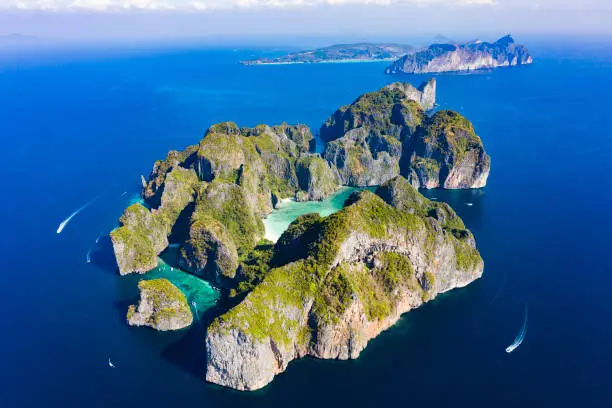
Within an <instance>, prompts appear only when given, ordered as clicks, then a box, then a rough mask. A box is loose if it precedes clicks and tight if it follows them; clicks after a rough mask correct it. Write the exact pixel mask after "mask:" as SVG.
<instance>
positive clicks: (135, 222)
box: [110, 204, 168, 275]
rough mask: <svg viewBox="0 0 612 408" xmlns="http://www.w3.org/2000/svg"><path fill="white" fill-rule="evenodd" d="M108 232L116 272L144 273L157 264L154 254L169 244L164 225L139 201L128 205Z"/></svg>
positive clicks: (124, 273)
mask: <svg viewBox="0 0 612 408" xmlns="http://www.w3.org/2000/svg"><path fill="white" fill-rule="evenodd" d="M119 224H120V225H121V226H120V227H119V228H117V229H116V230H114V231H113V232H111V234H110V236H111V241H112V243H113V248H114V251H115V257H116V259H117V265H118V267H119V273H120V274H121V275H126V274H129V273H134V272H136V273H145V272H147V271H149V270H151V269H153V268H155V267H156V266H157V255H158V254H159V253H160V252H161V251H163V250H164V249H166V247H167V246H168V236H167V230H166V226H165V225H164V224H163V223H162V222H160V220H158V219H157V218H156V217H154V216H153V214H151V212H150V211H149V210H148V209H147V208H145V207H144V206H142V205H141V204H133V205H131V206H130V207H128V208H127V209H126V210H125V211H124V213H123V215H122V216H121V218H120V219H119Z"/></svg>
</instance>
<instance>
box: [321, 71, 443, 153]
mask: <svg viewBox="0 0 612 408" xmlns="http://www.w3.org/2000/svg"><path fill="white" fill-rule="evenodd" d="M420 89H423V92H421V91H419V90H416V89H415V88H414V87H412V85H410V84H400V83H395V84H391V85H389V86H387V87H384V88H382V89H381V90H379V91H376V92H370V93H366V94H363V95H361V96H360V97H359V98H357V99H356V100H355V101H354V102H353V103H352V104H350V105H346V106H343V107H341V108H340V109H338V110H337V111H336V112H334V114H333V115H332V116H331V117H330V118H329V119H327V121H325V123H324V124H323V126H321V130H320V134H321V138H322V139H323V140H324V141H326V142H329V141H333V140H336V139H339V138H341V137H342V136H344V135H345V134H346V133H347V132H349V131H351V130H353V129H357V128H360V127H366V128H368V129H370V130H373V131H376V132H379V133H381V134H384V135H387V136H391V137H394V138H396V139H398V140H401V139H404V138H405V137H408V136H410V134H411V133H413V132H414V131H415V130H416V128H417V126H419V125H420V124H421V122H422V121H423V120H424V118H425V113H424V112H423V107H421V105H420V103H421V102H422V101H425V102H426V104H427V108H429V104H430V99H431V98H432V92H433V98H434V100H435V80H432V81H429V82H427V83H424V84H423V85H421V87H420ZM425 94H427V96H424V95H425Z"/></svg>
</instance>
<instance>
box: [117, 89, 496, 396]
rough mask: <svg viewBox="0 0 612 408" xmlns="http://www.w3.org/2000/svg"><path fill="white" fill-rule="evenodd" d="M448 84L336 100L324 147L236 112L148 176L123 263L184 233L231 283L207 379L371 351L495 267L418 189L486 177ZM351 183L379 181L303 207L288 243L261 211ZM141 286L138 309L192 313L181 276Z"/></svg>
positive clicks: (210, 271) (155, 318)
mask: <svg viewBox="0 0 612 408" xmlns="http://www.w3.org/2000/svg"><path fill="white" fill-rule="evenodd" d="M435 85H436V84H435V80H430V81H427V82H425V83H423V84H422V85H421V86H419V88H415V87H413V86H412V85H410V84H406V83H394V84H390V85H388V86H385V87H384V88H382V89H379V90H377V91H374V92H370V93H366V94H364V95H361V96H360V97H358V98H357V99H356V100H355V101H353V102H352V103H350V104H348V105H345V106H343V107H341V108H339V109H338V110H337V111H336V112H334V113H333V114H332V115H331V116H330V118H329V119H328V120H326V121H325V123H324V124H323V125H322V127H321V130H320V134H321V137H322V138H323V140H324V141H325V150H324V153H323V154H322V155H319V154H317V153H314V152H313V150H314V143H313V140H314V136H313V133H312V131H311V130H310V129H309V128H308V127H307V126H304V125H288V124H285V123H284V124H281V125H277V126H268V125H259V126H256V127H254V128H244V127H243V128H241V127H239V126H238V125H236V124H235V123H233V122H223V123H218V124H215V125H213V126H211V127H210V128H209V129H208V131H207V132H206V134H205V136H204V138H203V139H202V140H201V141H200V142H199V144H197V145H193V146H189V147H187V148H186V149H184V150H182V151H170V152H169V153H168V155H167V157H166V159H165V160H159V161H157V162H156V163H155V164H154V166H153V170H152V171H151V174H150V175H149V177H148V178H144V177H143V191H142V197H143V200H144V202H143V203H136V204H133V205H131V206H130V207H128V208H127V209H126V210H125V211H124V213H123V215H122V216H121V218H120V220H119V223H120V227H119V228H117V229H116V230H114V231H112V232H111V240H112V244H113V248H114V252H115V257H116V259H117V265H118V269H119V272H120V273H121V274H122V275H125V274H131V273H139V274H146V273H147V272H148V271H149V270H151V269H153V268H155V267H156V266H157V265H158V255H159V254H160V253H161V252H163V251H165V250H167V248H168V247H169V246H170V245H171V246H172V247H173V248H178V261H177V266H178V267H180V268H181V269H182V270H184V271H186V272H188V273H191V274H194V275H195V276H198V277H200V278H202V279H205V280H207V281H209V282H210V283H211V284H213V285H214V286H215V287H217V288H218V289H219V290H220V292H221V294H222V298H221V300H220V302H222V305H223V307H221V308H219V310H224V312H222V313H221V314H220V315H219V316H217V317H215V318H214V319H213V320H212V321H211V323H210V325H209V327H208V329H207V334H206V339H205V341H204V342H205V345H206V350H207V361H206V367H205V369H206V380H207V381H209V382H212V383H216V384H219V385H222V386H225V387H229V388H233V389H237V390H256V389H260V388H262V387H264V386H266V385H267V384H269V383H270V382H271V381H272V380H273V379H274V376H275V375H277V374H278V373H281V372H283V371H285V370H286V369H287V367H288V364H289V363H290V362H291V361H292V360H295V359H298V358H301V357H304V356H313V357H316V358H322V359H342V360H345V359H355V358H358V356H359V354H360V353H361V351H362V350H363V349H364V348H365V347H366V346H367V344H368V342H369V341H370V340H371V339H373V338H374V337H376V336H377V335H378V334H379V333H381V332H382V331H384V330H386V329H387V328H389V327H390V326H392V325H393V324H394V323H395V322H397V320H398V319H399V317H400V316H401V315H402V314H403V313H406V312H408V311H410V310H412V309H414V308H417V307H419V306H421V305H423V304H424V303H427V302H429V301H431V300H433V299H435V298H436V297H437V296H438V295H439V294H441V293H445V292H448V291H450V290H452V289H455V288H460V287H464V286H466V285H468V284H470V283H471V282H473V281H474V280H476V279H479V278H480V277H481V276H482V273H483V268H484V262H483V260H482V258H481V256H480V254H479V252H478V250H477V248H476V240H475V238H474V235H473V234H472V233H471V232H470V231H469V230H468V229H467V228H466V226H465V225H464V223H463V221H462V220H461V219H460V217H459V216H458V215H457V214H456V213H455V211H454V210H453V209H452V208H451V207H450V206H449V205H448V204H445V203H441V202H434V201H430V200H428V199H427V198H425V197H424V196H423V195H422V194H421V193H419V191H418V190H417V188H434V187H439V188H448V189H459V188H479V187H482V186H484V185H485V184H486V181H487V177H488V174H489V170H490V158H489V156H488V155H487V154H486V153H485V151H484V147H483V144H482V140H481V139H480V138H479V137H478V136H477V135H476V133H475V131H474V128H473V126H472V124H471V123H470V122H469V121H468V120H467V119H466V118H464V117H463V116H462V115H460V114H459V113H457V112H454V111H446V110H443V111H438V112H435V113H432V112H428V109H430V108H431V107H432V106H433V104H434V101H435ZM342 185H350V186H355V187H366V186H370V188H369V189H362V190H359V191H356V192H354V193H353V194H352V195H350V197H349V198H348V199H347V200H346V202H345V203H344V207H343V208H342V209H341V210H339V211H338V212H336V213H333V214H331V215H329V216H327V217H321V216H320V215H318V214H316V213H313V214H307V215H303V216H300V217H298V218H297V219H296V220H295V221H294V222H293V223H291V224H290V225H289V227H288V228H287V230H286V231H285V232H284V233H283V234H282V235H281V237H280V238H279V239H278V241H277V242H276V243H273V242H270V241H267V240H265V239H264V235H265V228H264V225H263V222H262V219H264V218H265V217H267V216H268V215H269V214H270V213H271V212H272V211H273V209H274V207H275V206H277V205H278V203H279V202H281V201H282V200H284V199H287V198H292V199H295V200H301V201H307V200H322V199H324V198H326V197H329V196H330V195H331V194H333V193H334V192H335V191H337V190H338V189H339V188H340V187H341V186H342ZM374 186H375V187H374ZM139 288H140V292H141V295H140V296H141V299H140V301H139V303H138V306H135V305H133V306H131V307H130V308H129V310H128V311H127V321H128V323H129V324H131V325H145V326H150V327H152V328H154V329H157V330H178V329H181V328H184V327H187V326H188V325H189V324H190V323H191V322H192V315H191V313H189V308H188V305H187V304H186V301H185V298H184V296H181V294H180V289H179V288H177V287H174V286H173V285H172V284H171V283H170V282H168V281H165V280H163V279H162V280H159V279H157V280H147V279H144V280H141V282H140V283H139Z"/></svg>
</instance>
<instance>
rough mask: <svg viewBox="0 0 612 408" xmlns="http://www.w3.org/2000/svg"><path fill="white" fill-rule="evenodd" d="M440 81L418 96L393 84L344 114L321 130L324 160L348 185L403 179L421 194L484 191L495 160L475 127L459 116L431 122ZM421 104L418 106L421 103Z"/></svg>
mask: <svg viewBox="0 0 612 408" xmlns="http://www.w3.org/2000/svg"><path fill="white" fill-rule="evenodd" d="M435 87H436V83H435V80H430V81H428V82H426V83H424V84H423V85H422V86H421V88H420V89H421V90H417V89H415V88H414V87H412V86H411V85H410V84H402V83H393V84H391V85H388V86H387V87H385V88H383V89H381V90H379V91H378V92H373V93H369V94H365V95H363V96H361V97H359V98H358V99H357V100H356V101H355V102H353V104H351V105H348V106H345V107H343V108H340V109H339V110H338V111H336V113H335V114H334V115H333V116H332V117H330V118H329V119H328V120H327V121H326V122H325V124H324V125H323V127H322V128H321V135H322V136H323V137H324V138H327V140H328V142H327V143H326V144H325V150H324V152H323V157H324V158H325V159H326V160H327V161H328V162H330V163H331V164H333V167H335V168H336V169H337V170H338V174H339V176H340V180H341V182H342V184H343V185H349V186H360V187H363V186H372V185H380V184H382V183H384V182H386V181H387V180H390V179H391V178H393V177H395V176H397V175H399V174H402V175H404V176H405V177H406V178H408V179H409V180H410V182H411V184H412V185H413V186H414V187H416V188H437V187H443V188H447V189H464V188H480V187H484V186H485V185H486V182H487V178H488V175H489V169H490V159H489V156H487V154H486V153H485V151H484V147H483V145H482V141H481V140H480V138H479V137H478V136H476V134H475V132H474V128H473V126H472V124H471V123H470V122H469V121H468V120H467V119H465V118H464V117H463V116H461V115H460V114H458V113H457V112H454V111H442V112H438V113H436V114H434V115H433V116H432V117H427V116H426V115H425V112H424V110H423V109H422V108H421V106H420V105H419V103H420V104H421V105H425V106H427V105H432V104H433V103H434V101H435ZM415 100H417V101H418V103H417V102H415Z"/></svg>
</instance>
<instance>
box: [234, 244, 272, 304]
mask: <svg viewBox="0 0 612 408" xmlns="http://www.w3.org/2000/svg"><path fill="white" fill-rule="evenodd" d="M273 253H274V244H273V243H272V242H269V241H262V242H260V243H259V244H258V245H257V246H256V247H255V248H253V249H252V250H251V251H250V252H249V253H247V254H246V256H244V259H242V260H241V262H240V266H239V268H238V280H239V283H238V285H237V287H236V288H235V289H232V291H231V293H230V297H232V298H238V297H241V296H243V295H246V294H247V293H249V292H251V291H252V290H253V289H254V288H255V287H256V286H257V285H258V284H259V283H260V282H261V281H263V279H264V278H265V277H266V275H267V274H268V272H269V271H270V261H271V259H272V255H273Z"/></svg>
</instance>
